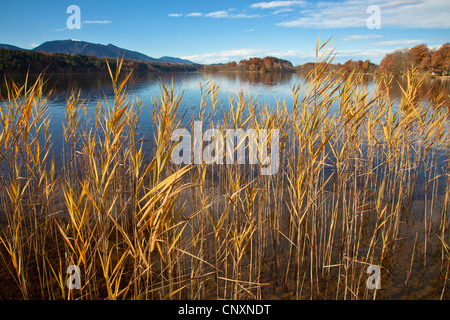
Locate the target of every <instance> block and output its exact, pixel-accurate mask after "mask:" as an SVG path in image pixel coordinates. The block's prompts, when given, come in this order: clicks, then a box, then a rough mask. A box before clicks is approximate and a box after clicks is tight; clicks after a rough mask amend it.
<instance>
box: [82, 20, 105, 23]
mask: <svg viewBox="0 0 450 320" xmlns="http://www.w3.org/2000/svg"><path fill="white" fill-rule="evenodd" d="M111 22H112V21H110V20H86V21H83V23H85V24H108V23H111Z"/></svg>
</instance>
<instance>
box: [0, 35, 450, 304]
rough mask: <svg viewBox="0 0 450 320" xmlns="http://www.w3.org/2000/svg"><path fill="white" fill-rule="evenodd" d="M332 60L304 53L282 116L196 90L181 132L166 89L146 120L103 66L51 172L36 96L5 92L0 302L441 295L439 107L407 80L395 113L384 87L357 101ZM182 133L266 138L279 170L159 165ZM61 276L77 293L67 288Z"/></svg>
mask: <svg viewBox="0 0 450 320" xmlns="http://www.w3.org/2000/svg"><path fill="white" fill-rule="evenodd" d="M331 45H332V44H331V43H329V42H328V41H327V42H325V43H324V44H320V42H318V45H317V48H316V57H317V64H316V65H315V68H314V69H313V70H312V71H311V72H310V73H309V74H308V75H307V76H306V77H305V81H304V82H303V83H299V84H297V85H295V86H294V87H293V88H292V101H281V100H279V101H277V103H276V105H274V106H268V105H259V104H258V102H257V100H256V99H252V98H249V99H245V98H244V93H243V92H240V93H237V94H236V96H235V97H233V98H231V99H230V100H229V101H227V102H224V101H222V100H221V98H220V86H218V85H216V84H214V83H212V82H208V81H207V82H205V83H202V84H201V92H202V96H201V100H200V104H199V113H198V114H191V118H188V117H187V111H188V110H187V109H186V108H185V107H184V105H183V92H181V91H178V90H177V89H176V88H174V86H173V84H164V83H162V84H161V93H160V95H159V96H158V97H155V99H154V100H153V102H152V112H151V113H150V114H149V115H147V114H145V113H144V112H143V111H144V109H143V108H142V103H141V102H140V101H133V100H131V99H130V98H129V97H128V90H127V82H128V79H129V77H130V75H129V74H128V75H126V76H125V77H120V70H121V66H122V61H118V62H117V65H116V66H115V68H109V66H108V68H109V71H110V76H111V81H112V87H113V90H114V99H113V101H109V100H108V98H107V97H105V98H104V99H103V100H102V101H101V102H99V103H98V104H97V105H96V106H95V107H92V106H88V103H87V102H86V101H84V100H82V99H81V98H80V97H81V95H80V93H76V92H74V93H72V94H71V95H70V96H69V97H68V99H67V103H66V117H65V123H64V124H63V126H64V130H63V140H64V144H63V149H62V150H61V152H62V154H63V161H62V163H60V164H55V163H54V161H53V160H52V157H51V156H52V154H54V152H55V151H57V150H54V149H53V148H52V141H53V140H52V139H53V137H52V136H51V130H50V128H51V125H50V121H51V118H50V115H51V114H50V109H49V104H50V102H49V100H48V99H47V98H46V97H47V96H48V95H44V94H43V89H44V86H45V81H44V80H43V78H42V77H39V78H38V80H37V81H36V82H35V83H34V84H33V85H31V86H28V85H27V84H25V85H23V86H19V85H17V84H16V83H14V82H10V81H6V80H5V81H6V84H7V93H8V95H7V97H6V99H5V100H4V101H3V105H2V108H1V130H0V161H1V182H0V201H1V204H0V206H1V209H0V214H1V227H0V241H1V248H0V255H1V258H2V259H1V262H0V276H1V279H2V283H8V284H10V285H9V286H8V288H7V289H5V288H6V287H2V289H1V291H0V294H1V295H2V297H6V298H8V297H10V298H17V297H21V298H24V299H33V298H38V299H273V298H281V299H376V298H416V297H435V298H447V289H448V284H447V283H448V270H449V266H450V264H449V263H450V259H449V251H448V243H449V234H448V227H449V217H448V214H447V209H448V201H449V192H450V187H449V185H450V183H449V164H448V156H449V153H448V152H450V149H448V147H449V146H448V136H447V120H448V119H447V117H448V116H447V110H446V108H443V102H440V101H439V100H438V101H436V103H435V105H433V106H431V105H428V104H424V103H422V101H421V100H420V99H419V95H418V92H419V90H420V89H421V85H422V82H423V79H422V78H420V77H419V76H418V75H417V73H416V72H415V70H412V71H411V72H410V74H409V75H408V78H407V80H408V81H407V86H406V87H404V88H402V90H403V97H402V99H401V102H400V104H399V105H398V106H397V105H395V103H394V101H392V100H391V98H390V95H389V91H390V88H391V87H392V84H393V82H394V81H396V80H395V79H393V78H392V77H390V76H389V75H379V76H378V77H377V78H376V83H377V87H376V90H375V92H369V91H368V89H367V88H366V87H365V86H364V85H363V81H362V79H361V75H357V74H340V73H331V72H328V70H327V69H328V67H329V64H330V63H331V61H332V60H333V58H334V52H333V50H332V49H331ZM442 101H443V100H442ZM440 104H441V105H440ZM436 105H437V106H436ZM290 106H292V108H291V107H290ZM146 116H150V117H151V120H152V124H153V134H152V135H150V136H149V135H146V134H145V133H144V132H141V130H140V127H139V119H140V118H141V117H146ZM220 116H221V118H220ZM196 120H201V121H203V122H204V124H206V125H207V126H208V127H211V128H216V129H218V130H220V131H221V132H225V130H227V129H244V130H245V129H254V130H255V131H256V132H260V130H262V129H278V130H279V137H280V159H281V163H280V170H279V171H278V173H277V174H275V175H272V176H262V175H260V172H259V169H260V166H259V165H256V166H255V165H250V164H223V165H218V164H207V163H202V164H196V165H175V164H173V163H172V162H171V161H170V157H171V153H172V150H173V148H174V147H175V143H174V142H172V141H171V134H172V132H173V131H174V130H175V129H177V128H181V127H187V129H190V128H189V125H193V122H194V121H196ZM204 129H206V128H204ZM224 135H225V134H224ZM267 139H268V141H270V137H267ZM236 148H238V146H236ZM58 151H59V150H58ZM235 151H236V150H233V151H232V152H233V153H234V152H235ZM224 156H226V155H224ZM70 265H77V266H79V267H80V269H81V289H79V290H78V289H74V290H69V289H68V288H67V286H66V281H67V278H68V276H69V275H68V274H67V273H66V270H67V267H68V266H70ZM369 265H377V266H379V267H380V268H381V276H382V282H381V286H382V290H369V289H368V288H367V286H366V280H367V277H368V274H367V273H366V270H367V267H368V266H369ZM424 280H426V281H427V282H428V283H430V285H429V286H427V287H425V288H423V285H422V281H424ZM419 289H422V290H419Z"/></svg>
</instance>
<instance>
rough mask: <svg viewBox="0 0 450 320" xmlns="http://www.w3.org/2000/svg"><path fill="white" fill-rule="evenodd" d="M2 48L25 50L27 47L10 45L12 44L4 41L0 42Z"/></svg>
mask: <svg viewBox="0 0 450 320" xmlns="http://www.w3.org/2000/svg"><path fill="white" fill-rule="evenodd" d="M0 49H10V50H20V51H23V50H25V49H22V48H19V47H16V46H13V45H10V44H4V43H0Z"/></svg>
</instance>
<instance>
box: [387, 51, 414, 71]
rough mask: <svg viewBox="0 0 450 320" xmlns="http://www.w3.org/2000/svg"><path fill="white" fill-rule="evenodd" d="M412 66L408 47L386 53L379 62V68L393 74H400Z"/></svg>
mask: <svg viewBox="0 0 450 320" xmlns="http://www.w3.org/2000/svg"><path fill="white" fill-rule="evenodd" d="M412 66H413V62H412V57H411V53H410V51H409V50H408V49H400V50H396V51H394V52H393V53H388V54H386V56H385V57H384V58H383V60H381V62H380V70H381V71H382V72H388V73H392V74H394V75H401V74H403V73H405V72H407V71H408V70H411V68H412Z"/></svg>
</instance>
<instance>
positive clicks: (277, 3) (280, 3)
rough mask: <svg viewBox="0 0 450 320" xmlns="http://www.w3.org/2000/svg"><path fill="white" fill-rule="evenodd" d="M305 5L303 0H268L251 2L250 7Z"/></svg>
mask: <svg viewBox="0 0 450 320" xmlns="http://www.w3.org/2000/svg"><path fill="white" fill-rule="evenodd" d="M303 5H305V1H297V0H290V1H270V2H257V3H253V4H252V5H251V6H250V8H258V9H273V8H280V7H292V6H303Z"/></svg>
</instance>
